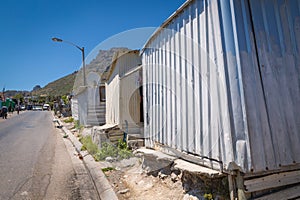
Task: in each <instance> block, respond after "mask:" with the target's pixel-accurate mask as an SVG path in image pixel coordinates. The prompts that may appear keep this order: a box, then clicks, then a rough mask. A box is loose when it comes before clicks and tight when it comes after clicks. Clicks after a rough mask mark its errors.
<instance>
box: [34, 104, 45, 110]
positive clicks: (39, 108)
mask: <svg viewBox="0 0 300 200" xmlns="http://www.w3.org/2000/svg"><path fill="white" fill-rule="evenodd" d="M32 110H34V111H41V110H43V107H42V106H41V105H34V106H32Z"/></svg>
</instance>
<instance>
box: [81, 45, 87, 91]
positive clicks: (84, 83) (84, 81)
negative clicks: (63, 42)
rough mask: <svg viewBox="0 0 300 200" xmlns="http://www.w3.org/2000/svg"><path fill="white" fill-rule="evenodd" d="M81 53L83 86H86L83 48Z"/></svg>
mask: <svg viewBox="0 0 300 200" xmlns="http://www.w3.org/2000/svg"><path fill="white" fill-rule="evenodd" d="M81 52H82V70H83V86H86V77H85V55H84V47H82V48H81Z"/></svg>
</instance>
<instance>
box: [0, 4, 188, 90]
mask: <svg viewBox="0 0 300 200" xmlns="http://www.w3.org/2000/svg"><path fill="white" fill-rule="evenodd" d="M184 2H185V0H151V1H146V0H128V1H122V0H114V1H100V0H22V1H20V0H9V1H8V0H0V45H1V46H0V48H1V50H0V69H1V72H0V74H1V78H0V88H1V90H2V88H3V87H4V86H5V88H6V90H32V88H33V87H34V86H35V85H41V86H42V87H43V86H45V85H46V84H47V83H49V82H51V81H54V80H56V79H58V78H60V77H63V76H65V75H67V74H70V73H72V72H74V71H75V70H78V69H79V68H80V65H81V52H80V51H79V50H78V49H76V48H74V47H72V46H70V45H68V44H65V43H55V42H53V41H52V40H51V38H52V37H59V38H62V39H64V40H67V41H71V42H73V43H75V44H77V45H78V46H84V47H85V50H86V55H88V54H92V51H93V49H94V48H95V47H97V46H98V48H99V47H100V48H101V47H103V48H108V47H109V45H107V41H109V43H110V44H114V45H115V44H116V45H117V44H118V42H120V46H124V45H126V44H129V45H131V46H129V48H135V49H136V48H141V47H142V45H143V44H144V42H145V41H144V40H145V38H146V37H147V35H149V34H150V31H152V30H153V28H150V29H149V28H145V27H158V26H160V25H161V24H162V23H163V22H164V21H165V20H166V19H167V18H168V17H169V16H170V15H171V14H172V13H173V12H174V11H176V9H177V8H178V7H179V6H180V5H181V4H182V3H184ZM132 32H134V33H135V35H136V36H138V35H139V36H140V37H132V36H131V37H121V36H124V35H125V36H126V34H128V33H132ZM144 33H145V34H144ZM129 35H130V34H129ZM120 38H125V39H124V40H123V39H121V40H120ZM126 38H128V39H126ZM112 41H114V42H112ZM124 41H125V42H124ZM94 54H95V53H94ZM88 58H91V56H90V57H88ZM88 58H87V59H88Z"/></svg>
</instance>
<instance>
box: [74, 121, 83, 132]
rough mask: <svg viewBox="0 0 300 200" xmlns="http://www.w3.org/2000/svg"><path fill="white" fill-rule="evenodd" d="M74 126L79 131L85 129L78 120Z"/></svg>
mask: <svg viewBox="0 0 300 200" xmlns="http://www.w3.org/2000/svg"><path fill="white" fill-rule="evenodd" d="M74 124H75V125H74V128H76V129H77V130H81V129H82V128H83V125H81V124H80V122H79V120H76V121H75V123H74Z"/></svg>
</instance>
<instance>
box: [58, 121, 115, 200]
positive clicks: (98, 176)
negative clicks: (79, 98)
mask: <svg viewBox="0 0 300 200" xmlns="http://www.w3.org/2000/svg"><path fill="white" fill-rule="evenodd" d="M53 122H54V123H55V126H56V127H57V126H59V127H61V130H62V131H63V132H64V134H65V135H67V136H68V137H67V138H64V142H65V145H66V147H67V149H68V151H69V154H70V157H71V158H72V162H74V164H75V171H76V173H77V174H79V177H80V175H82V172H83V170H84V169H82V167H78V166H80V164H81V166H82V164H83V166H84V168H85V170H86V171H87V172H88V174H89V176H90V178H91V179H92V182H93V184H94V186H95V188H96V190H97V192H98V196H99V197H100V199H103V200H106V199H109V200H115V199H118V198H117V195H116V194H115V192H114V191H113V189H112V187H111V185H110V183H109V182H108V180H107V179H106V176H105V175H104V173H103V172H102V168H101V166H100V164H99V163H98V162H96V161H95V160H94V158H93V157H92V156H91V155H89V154H86V152H82V151H81V146H82V144H81V143H80V142H79V140H78V139H77V138H76V137H75V136H74V135H73V133H72V132H71V131H70V130H68V129H67V128H66V127H65V126H64V125H65V124H64V122H62V121H61V120H60V119H58V118H56V117H54V119H53ZM75 153H76V155H77V156H76V157H74V154H75ZM76 166H77V167H76ZM82 193H85V192H84V191H83V192H82ZM83 195H84V194H82V196H83ZM89 199H91V198H89Z"/></svg>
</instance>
